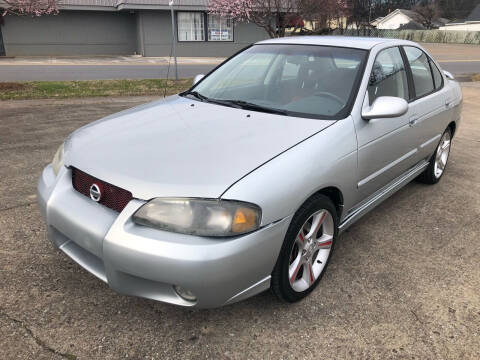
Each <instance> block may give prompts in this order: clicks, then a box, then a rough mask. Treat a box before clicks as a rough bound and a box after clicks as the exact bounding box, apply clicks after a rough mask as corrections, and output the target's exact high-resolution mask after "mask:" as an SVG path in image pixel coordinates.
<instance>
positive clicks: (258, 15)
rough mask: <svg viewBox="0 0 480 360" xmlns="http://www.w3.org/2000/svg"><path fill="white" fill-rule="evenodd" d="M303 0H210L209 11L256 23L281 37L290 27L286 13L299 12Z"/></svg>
mask: <svg viewBox="0 0 480 360" xmlns="http://www.w3.org/2000/svg"><path fill="white" fill-rule="evenodd" d="M300 2H301V0H210V2H209V11H210V13H212V14H215V15H219V16H221V17H225V18H230V19H234V20H236V21H244V22H251V23H254V24H256V25H258V26H260V27H262V28H263V29H265V31H266V32H267V33H268V35H270V37H272V38H273V37H281V36H284V34H285V28H286V27H288V25H289V24H288V21H287V20H288V19H286V15H295V14H298V6H299V3H300Z"/></svg>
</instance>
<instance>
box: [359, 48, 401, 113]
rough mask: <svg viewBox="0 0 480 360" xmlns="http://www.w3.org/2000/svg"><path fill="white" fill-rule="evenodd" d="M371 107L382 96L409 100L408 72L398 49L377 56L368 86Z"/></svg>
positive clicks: (390, 49)
mask: <svg viewBox="0 0 480 360" xmlns="http://www.w3.org/2000/svg"><path fill="white" fill-rule="evenodd" d="M368 96H369V100H370V105H372V104H373V102H374V101H375V100H376V99H377V98H379V97H381V96H394V97H399V98H402V99H405V100H407V101H408V100H409V96H408V81H407V72H406V71H405V65H404V63H403V58H402V55H401V53H400V49H399V48H398V47H393V48H389V49H385V50H383V51H382V52H380V53H379V54H378V55H377V58H376V59H375V63H374V64H373V69H372V74H371V75H370V81H369V84H368Z"/></svg>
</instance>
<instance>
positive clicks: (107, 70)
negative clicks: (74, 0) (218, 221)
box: [0, 59, 480, 81]
mask: <svg viewBox="0 0 480 360" xmlns="http://www.w3.org/2000/svg"><path fill="white" fill-rule="evenodd" d="M440 65H441V66H442V67H443V68H444V69H445V70H448V71H450V72H451V73H453V74H454V75H462V74H475V73H480V59H479V60H476V61H463V60H454V61H450V62H444V61H441V62H440ZM215 66H216V65H215V64H208V65H198V64H194V65H186V64H182V65H179V68H178V73H179V77H180V78H188V77H194V76H195V75H197V74H205V73H207V72H208V71H210V70H211V69H213V68H214V67H215ZM167 69H168V66H167V65H4V66H0V81H35V80H103V79H162V78H166V77H167ZM173 76H174V73H173V68H172V67H171V68H170V73H169V78H173Z"/></svg>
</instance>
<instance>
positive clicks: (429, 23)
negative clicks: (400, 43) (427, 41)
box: [412, 2, 440, 29]
mask: <svg viewBox="0 0 480 360" xmlns="http://www.w3.org/2000/svg"><path fill="white" fill-rule="evenodd" d="M412 10H413V11H415V12H416V13H417V15H418V16H417V21H419V22H420V23H421V24H422V25H423V26H424V27H425V28H426V29H433V28H434V27H435V25H434V22H435V20H437V19H438V18H439V17H440V10H439V8H438V5H437V4H436V3H433V2H432V3H430V2H425V3H421V4H418V5H415V6H414V7H412Z"/></svg>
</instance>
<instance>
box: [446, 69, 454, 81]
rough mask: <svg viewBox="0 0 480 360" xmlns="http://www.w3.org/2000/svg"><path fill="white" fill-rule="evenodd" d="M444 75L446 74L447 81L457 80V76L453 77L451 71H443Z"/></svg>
mask: <svg viewBox="0 0 480 360" xmlns="http://www.w3.org/2000/svg"><path fill="white" fill-rule="evenodd" d="M443 73H444V74H445V76H446V77H447V79H450V80H455V76H453V74H452V73H451V72H449V71H446V70H443Z"/></svg>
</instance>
